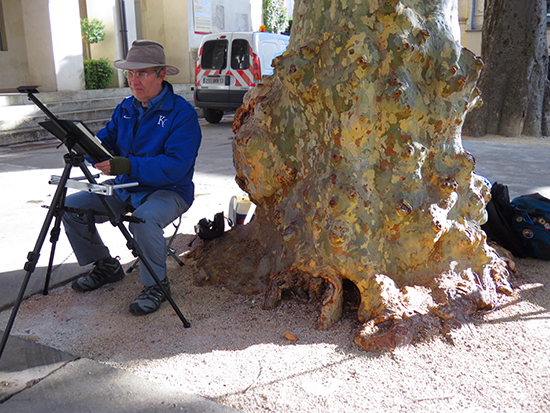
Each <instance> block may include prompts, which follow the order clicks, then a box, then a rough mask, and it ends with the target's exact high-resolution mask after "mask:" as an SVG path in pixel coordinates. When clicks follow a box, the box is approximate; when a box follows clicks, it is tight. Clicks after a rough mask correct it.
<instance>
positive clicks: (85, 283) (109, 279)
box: [71, 257, 124, 293]
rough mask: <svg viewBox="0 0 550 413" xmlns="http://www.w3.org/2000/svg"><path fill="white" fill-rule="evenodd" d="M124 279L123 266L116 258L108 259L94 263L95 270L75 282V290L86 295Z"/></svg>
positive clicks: (73, 284) (73, 285)
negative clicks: (88, 292) (87, 292)
mask: <svg viewBox="0 0 550 413" xmlns="http://www.w3.org/2000/svg"><path fill="white" fill-rule="evenodd" d="M123 278H124V270H123V269H122V265H120V263H119V262H118V260H117V259H116V258H113V257H107V258H104V259H102V260H99V261H96V262H95V263H94V268H93V269H92V271H90V272H89V273H88V274H87V275H86V276H84V277H80V278H78V279H77V280H74V281H73V283H72V285H71V286H72V287H73V290H75V291H78V292H81V293H84V292H86V291H92V290H95V289H96V288H99V287H101V286H102V285H105V284H109V283H114V282H117V281H120V280H122V279H123Z"/></svg>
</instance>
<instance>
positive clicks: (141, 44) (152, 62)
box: [113, 40, 180, 75]
mask: <svg viewBox="0 0 550 413" xmlns="http://www.w3.org/2000/svg"><path fill="white" fill-rule="evenodd" d="M113 66H114V67H116V68H118V69H124V70H138V69H146V68H148V67H163V68H165V69H166V74H167V75H177V74H178V73H179V72H180V71H179V69H178V68H177V67H174V66H170V65H167V64H166V57H165V56H164V47H162V45H161V44H159V43H157V42H153V41H152V40H136V41H134V43H132V47H131V48H130V50H129V51H128V55H127V56H126V59H120V60H115V62H114V63H113Z"/></svg>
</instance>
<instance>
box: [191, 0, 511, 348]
mask: <svg viewBox="0 0 550 413" xmlns="http://www.w3.org/2000/svg"><path fill="white" fill-rule="evenodd" d="M450 1H452V0H449V1H447V0H438V1H436V0H432V1H426V0H406V1H405V0H403V1H399V0H387V1H382V0H370V1H363V2H360V3H358V2H356V1H355V0H347V1H346V0H342V1H338V2H336V1H333V2H327V1H321V0H317V1H312V0H299V1H297V2H296V4H295V10H294V25H293V28H292V35H291V39H290V44H289V47H288V49H287V51H286V52H285V53H284V54H283V55H282V56H280V57H278V58H277V59H276V60H275V61H274V67H275V70H274V75H273V76H271V77H267V78H264V80H263V81H262V83H261V84H260V85H258V86H257V87H255V88H254V89H252V90H251V91H250V92H249V93H248V94H247V95H246V96H245V101H244V104H243V106H242V107H241V108H240V109H239V110H238V111H237V113H236V115H235V121H234V124H233V130H234V132H235V138H234V140H233V155H234V165H235V169H236V173H237V178H236V179H237V182H238V184H239V186H240V187H241V188H242V189H243V190H245V191H246V192H247V193H248V194H249V195H250V198H251V200H252V201H253V202H254V203H255V204H256V205H257V209H256V215H255V217H254V220H253V221H252V222H251V223H250V224H248V225H244V226H242V225H241V226H237V227H235V228H233V229H232V230H231V231H228V232H226V233H225V234H224V236H222V237H221V238H218V239H215V240H213V241H207V242H204V243H202V242H201V243H198V244H197V245H195V247H194V248H193V249H192V251H191V252H190V253H189V254H188V255H187V267H186V269H187V270H189V271H191V272H192V273H193V274H194V277H195V282H196V283H198V284H204V283H223V284H224V285H226V286H227V287H228V288H230V289H232V290H233V291H237V292H241V293H251V292H261V293H262V294H264V307H265V308H273V307H274V306H275V305H277V303H278V301H279V300H280V299H281V298H282V297H283V296H284V293H285V292H289V291H290V292H291V293H292V294H293V296H295V297H298V298H300V297H301V298H303V299H306V300H308V301H310V302H318V303H319V305H320V316H319V328H321V329H328V328H330V327H331V326H332V325H333V324H334V323H336V322H337V321H338V320H339V319H340V317H341V315H342V311H343V307H344V304H345V302H346V300H347V299H348V297H349V296H353V295H354V294H355V295H356V296H357V297H358V299H359V302H358V303H357V304H358V310H357V316H358V318H359V320H360V321H361V322H363V323H364V328H363V329H362V330H361V331H360V332H359V333H358V335H357V337H356V339H355V341H356V343H357V344H358V345H360V346H361V347H362V348H365V349H373V348H392V347H396V346H398V345H404V344H407V343H409V342H411V340H413V339H415V337H418V336H419V335H422V334H423V333H422V332H425V331H427V330H430V329H431V328H433V327H434V326H439V327H438V331H448V330H450V329H452V328H453V327H454V326H456V325H457V324H456V323H457V320H458V321H460V320H463V319H464V318H465V317H467V316H468V314H470V313H471V312H473V311H475V310H477V309H481V308H490V307H491V306H492V305H493V304H494V302H495V299H496V295H497V292H499V291H500V292H510V287H509V285H508V282H507V276H508V271H507V269H506V264H505V262H504V261H503V260H502V259H501V258H500V257H499V256H498V255H497V254H496V252H495V251H494V250H493V249H492V248H491V247H489V246H488V245H487V243H486V236H485V234H484V232H483V231H482V230H481V229H480V224H482V223H483V222H484V220H485V219H486V216H485V202H486V201H487V200H488V197H489V188H488V187H487V186H486V185H485V184H484V183H483V181H482V180H481V179H480V178H479V177H477V176H476V175H475V174H474V173H473V172H474V166H475V159H474V157H473V156H472V155H471V154H470V153H468V152H466V151H465V150H464V149H463V147H462V142H461V137H460V130H461V127H462V121H463V119H464V114H465V112H466V111H468V110H469V109H470V108H471V107H472V106H473V105H475V104H476V102H477V91H476V89H475V83H476V81H477V79H478V75H479V71H480V69H481V66H482V64H481V62H480V61H479V59H477V58H476V57H475V56H474V55H473V54H472V53H471V52H469V51H468V50H465V49H462V48H461V47H460V45H459V44H458V42H457V41H456V39H455V38H454V37H453V35H452V32H451V30H450V27H451V24H450V18H449V15H448V11H449V10H450V9H451V8H450V7H449V4H450Z"/></svg>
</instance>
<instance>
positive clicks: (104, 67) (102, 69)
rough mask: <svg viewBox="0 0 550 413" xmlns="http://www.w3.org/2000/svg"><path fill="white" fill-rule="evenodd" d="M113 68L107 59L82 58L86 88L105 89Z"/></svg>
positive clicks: (113, 72)
mask: <svg viewBox="0 0 550 413" xmlns="http://www.w3.org/2000/svg"><path fill="white" fill-rule="evenodd" d="M114 74H115V70H114V69H113V68H112V67H111V64H110V63H109V60H108V59H105V58H103V57H102V58H100V59H98V60H93V59H84V80H85V81H86V89H105V88H106V87H107V86H109V83H111V80H112V78H113V75H114Z"/></svg>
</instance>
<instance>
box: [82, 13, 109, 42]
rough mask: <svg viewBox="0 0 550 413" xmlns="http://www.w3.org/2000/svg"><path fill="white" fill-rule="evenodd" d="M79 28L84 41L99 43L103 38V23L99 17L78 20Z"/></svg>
mask: <svg viewBox="0 0 550 413" xmlns="http://www.w3.org/2000/svg"><path fill="white" fill-rule="evenodd" d="M80 30H81V31H82V38H83V39H84V41H85V42H86V43H90V44H94V43H99V42H101V41H103V40H104V39H105V25H104V24H103V23H102V22H101V20H99V19H88V18H85V19H82V20H80Z"/></svg>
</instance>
